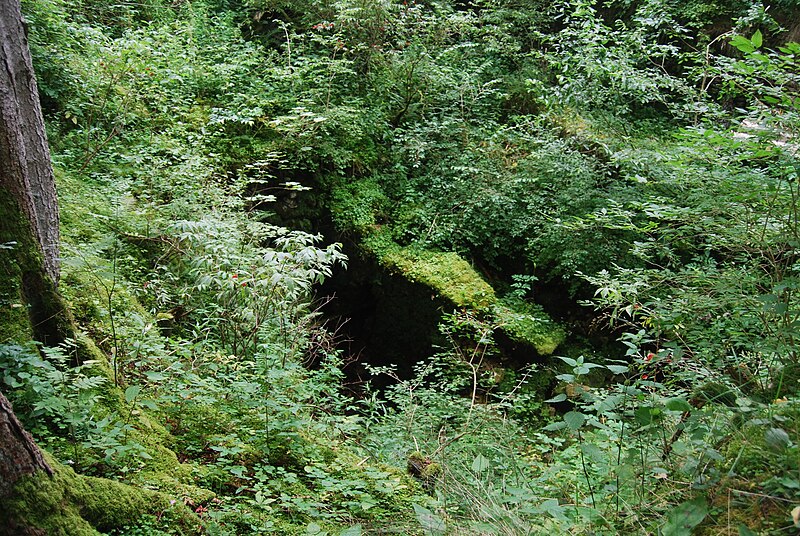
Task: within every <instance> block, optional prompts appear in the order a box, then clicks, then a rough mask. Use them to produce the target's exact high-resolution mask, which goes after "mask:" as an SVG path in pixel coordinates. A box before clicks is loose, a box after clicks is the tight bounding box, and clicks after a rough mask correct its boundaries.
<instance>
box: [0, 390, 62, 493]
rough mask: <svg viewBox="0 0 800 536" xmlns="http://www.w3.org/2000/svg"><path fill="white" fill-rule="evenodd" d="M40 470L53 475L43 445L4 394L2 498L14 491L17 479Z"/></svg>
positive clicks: (0, 413)
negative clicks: (20, 420) (20, 419)
mask: <svg viewBox="0 0 800 536" xmlns="http://www.w3.org/2000/svg"><path fill="white" fill-rule="evenodd" d="M36 471H45V472H46V473H47V474H49V475H51V476H52V474H53V470H52V469H51V468H50V466H49V465H48V464H47V462H46V461H45V460H44V458H43V457H42V452H41V451H40V450H39V447H37V446H36V444H35V443H34V442H33V438H32V437H31V435H30V434H29V433H28V432H26V431H25V429H24V428H23V427H22V424H20V422H19V420H18V419H17V417H16V415H14V410H13V409H12V408H11V402H9V401H8V399H7V398H6V397H5V396H4V395H3V393H0V498H3V497H6V496H7V495H8V494H9V493H10V492H11V490H12V489H13V487H14V484H16V483H17V480H19V479H20V478H21V477H23V476H25V475H32V474H34V473H35V472H36Z"/></svg>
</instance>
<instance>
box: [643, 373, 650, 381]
mask: <svg viewBox="0 0 800 536" xmlns="http://www.w3.org/2000/svg"><path fill="white" fill-rule="evenodd" d="M649 377H650V375H649V374H642V379H643V380H646V379H647V378H649Z"/></svg>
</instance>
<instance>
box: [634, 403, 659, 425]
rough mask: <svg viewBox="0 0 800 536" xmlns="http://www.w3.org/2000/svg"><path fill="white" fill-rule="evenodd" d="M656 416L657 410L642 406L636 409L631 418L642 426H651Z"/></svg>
mask: <svg viewBox="0 0 800 536" xmlns="http://www.w3.org/2000/svg"><path fill="white" fill-rule="evenodd" d="M657 415H658V410H656V408H653V407H650V406H642V407H639V408H636V410H635V411H634V412H633V416H634V418H635V419H636V422H637V423H639V424H640V425H642V426H647V425H648V424H652V423H653V421H654V420H655V417H656V416H657Z"/></svg>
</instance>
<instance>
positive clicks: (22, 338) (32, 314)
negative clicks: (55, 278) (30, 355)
mask: <svg viewBox="0 0 800 536" xmlns="http://www.w3.org/2000/svg"><path fill="white" fill-rule="evenodd" d="M0 214H2V215H3V217H2V218H0V342H17V343H22V342H28V341H30V340H31V339H38V340H40V341H41V342H43V343H45V344H50V345H55V344H58V343H60V342H62V341H63V340H64V338H65V337H69V336H71V335H72V333H73V329H72V323H71V317H70V316H69V314H68V312H67V310H66V308H65V307H64V304H63V303H62V300H61V298H60V297H59V296H58V294H57V293H56V287H55V285H54V284H53V282H52V281H50V279H49V278H48V277H46V276H45V274H44V271H43V270H44V269H43V260H42V252H41V250H40V249H39V246H38V244H37V242H36V239H35V237H34V235H33V232H32V231H31V229H30V226H29V224H28V222H27V220H26V218H25V216H24V215H23V213H22V211H21V210H20V208H19V207H18V205H17V203H16V202H15V201H14V199H13V197H12V196H11V194H10V192H8V191H5V190H0Z"/></svg>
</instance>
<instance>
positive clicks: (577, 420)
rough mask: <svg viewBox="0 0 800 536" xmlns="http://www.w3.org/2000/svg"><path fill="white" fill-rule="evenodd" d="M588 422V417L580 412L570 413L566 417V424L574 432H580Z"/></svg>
mask: <svg viewBox="0 0 800 536" xmlns="http://www.w3.org/2000/svg"><path fill="white" fill-rule="evenodd" d="M585 421H586V415H584V414H583V413H581V412H579V411H570V412H568V413H566V414H565V415H564V422H565V423H567V426H568V427H569V429H570V430H572V431H573V432H574V431H576V430H578V429H579V428H580V427H581V426H583V423H584V422H585Z"/></svg>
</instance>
